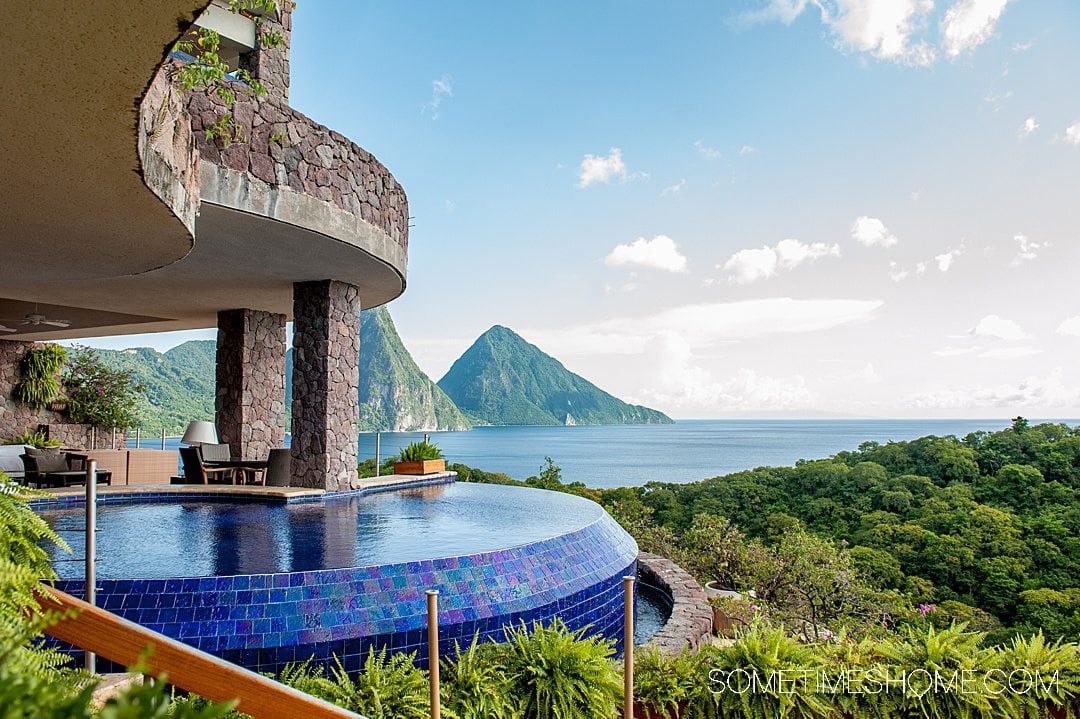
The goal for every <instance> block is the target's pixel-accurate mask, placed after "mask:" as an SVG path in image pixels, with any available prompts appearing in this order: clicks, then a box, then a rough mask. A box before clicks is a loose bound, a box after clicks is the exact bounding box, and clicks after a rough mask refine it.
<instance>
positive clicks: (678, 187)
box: [660, 177, 686, 197]
mask: <svg viewBox="0 0 1080 719" xmlns="http://www.w3.org/2000/svg"><path fill="white" fill-rule="evenodd" d="M685 187H686V178H685V177H683V178H680V179H679V181H678V182H676V183H675V184H674V185H668V186H667V187H665V188H664V189H662V190H660V196H661V197H666V196H667V195H678V194H679V193H681V192H682V191H683V189H684V188H685Z"/></svg>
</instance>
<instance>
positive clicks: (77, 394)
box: [62, 347, 146, 428]
mask: <svg viewBox="0 0 1080 719" xmlns="http://www.w3.org/2000/svg"><path fill="white" fill-rule="evenodd" d="M62 381H63V384H64V391H65V392H66V393H67V396H68V414H69V415H70V416H71V419H72V421H74V422H78V423H81V424H92V425H94V426H96V427H124V428H128V427H134V426H135V425H136V424H138V418H137V415H136V404H137V402H138V400H139V396H140V395H141V394H142V393H143V392H144V391H145V390H146V387H145V386H144V385H142V384H139V383H138V382H136V381H135V379H134V375H133V373H132V372H130V371H127V370H118V369H112V368H111V367H108V366H107V365H105V363H103V362H102V361H101V359H100V358H99V357H98V355H97V352H95V351H94V350H93V349H91V348H89V347H77V348H76V349H75V351H74V352H73V353H72V356H71V359H70V360H69V361H68V364H67V367H66V369H65V371H64V376H63V378H62Z"/></svg>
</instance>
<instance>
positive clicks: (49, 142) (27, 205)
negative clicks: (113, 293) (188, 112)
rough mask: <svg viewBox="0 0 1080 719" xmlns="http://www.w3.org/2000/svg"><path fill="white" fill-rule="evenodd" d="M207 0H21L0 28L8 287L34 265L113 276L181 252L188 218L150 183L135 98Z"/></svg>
mask: <svg viewBox="0 0 1080 719" xmlns="http://www.w3.org/2000/svg"><path fill="white" fill-rule="evenodd" d="M207 4H209V0H154V1H153V2H130V1H129V0H98V1H97V2H83V3H78V2H76V3H41V2H13V3H7V4H6V5H5V8H4V22H3V30H2V31H0V65H2V66H3V68H4V72H3V73H2V74H0V97H3V102H4V111H3V112H2V113H0V136H2V137H3V138H4V140H3V142H4V171H3V172H2V173H0V223H2V226H0V248H2V261H0V293H2V292H3V289H2V288H3V287H4V285H5V284H6V282H7V281H11V280H16V279H21V278H25V277H26V275H27V273H33V274H35V275H40V276H44V277H49V278H51V279H68V278H92V277H114V276H117V275H124V274H132V273H138V272H145V271H147V270H151V269H154V268H156V267H161V266H163V265H166V264H168V263H170V262H173V261H175V260H177V259H179V258H181V257H183V256H184V255H185V254H187V253H188V251H189V250H190V249H191V247H192V238H191V235H190V233H189V232H188V230H187V228H186V227H185V226H184V224H183V223H182V222H181V221H180V220H179V219H178V218H177V217H176V216H175V215H174V214H173V213H172V212H171V211H170V210H169V209H168V208H167V207H166V206H165V205H164V204H163V203H162V202H161V201H160V200H159V199H158V198H157V197H156V196H155V195H154V194H153V193H152V192H150V191H149V190H147V188H146V186H145V185H144V184H143V181H142V178H141V176H140V174H139V167H140V163H139V157H138V147H137V134H136V128H137V123H138V105H139V100H140V98H141V97H142V95H143V93H144V91H145V89H146V87H147V85H148V83H149V82H150V80H151V78H152V77H153V75H154V72H155V70H156V69H157V67H158V66H159V65H160V64H161V62H162V60H163V59H164V57H165V55H166V54H167V52H168V50H169V48H170V47H171V46H172V45H173V43H174V42H175V41H176V39H177V37H179V35H180V32H181V30H182V29H183V28H185V27H186V25H187V23H190V22H191V21H192V20H193V19H194V16H195V14H197V13H198V12H199V11H201V10H202V8H204V7H205V6H206V5H207Z"/></svg>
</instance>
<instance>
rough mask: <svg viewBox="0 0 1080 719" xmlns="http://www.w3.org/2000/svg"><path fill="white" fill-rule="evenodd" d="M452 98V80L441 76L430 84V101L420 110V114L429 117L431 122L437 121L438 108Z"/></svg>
mask: <svg viewBox="0 0 1080 719" xmlns="http://www.w3.org/2000/svg"><path fill="white" fill-rule="evenodd" d="M453 96H454V78H453V77H451V76H450V75H443V76H442V77H440V78H437V79H435V80H433V81H432V83H431V100H430V101H429V102H427V103H425V104H424V106H423V107H421V108H420V112H421V114H426V115H430V116H431V119H432V120H437V119H439V108H440V107H441V106H442V104H443V101H444V100H446V99H447V98H451V97H453Z"/></svg>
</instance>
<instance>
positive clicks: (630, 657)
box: [623, 577, 634, 719]
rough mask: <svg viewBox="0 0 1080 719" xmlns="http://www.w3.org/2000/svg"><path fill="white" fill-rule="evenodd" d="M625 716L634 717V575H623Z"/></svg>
mask: <svg viewBox="0 0 1080 719" xmlns="http://www.w3.org/2000/svg"><path fill="white" fill-rule="evenodd" d="M623 612H624V616H623V717H624V718H625V719H634V577H623Z"/></svg>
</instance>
